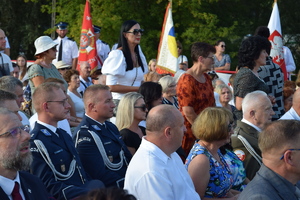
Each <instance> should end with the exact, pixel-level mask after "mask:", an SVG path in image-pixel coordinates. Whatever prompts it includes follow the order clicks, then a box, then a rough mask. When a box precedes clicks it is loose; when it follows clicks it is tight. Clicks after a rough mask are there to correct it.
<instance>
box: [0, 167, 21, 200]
mask: <svg viewBox="0 0 300 200" xmlns="http://www.w3.org/2000/svg"><path fill="white" fill-rule="evenodd" d="M15 182H18V183H19V192H20V195H21V197H22V199H25V196H24V193H23V190H22V187H21V181H20V176H19V172H17V176H16V178H15V179H14V180H11V179H9V178H6V177H4V176H0V187H1V188H2V190H3V191H4V192H5V194H6V195H7V196H8V198H9V199H10V200H12V196H11V193H12V191H13V189H14V187H15Z"/></svg>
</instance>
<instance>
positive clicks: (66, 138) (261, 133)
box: [0, 20, 300, 200]
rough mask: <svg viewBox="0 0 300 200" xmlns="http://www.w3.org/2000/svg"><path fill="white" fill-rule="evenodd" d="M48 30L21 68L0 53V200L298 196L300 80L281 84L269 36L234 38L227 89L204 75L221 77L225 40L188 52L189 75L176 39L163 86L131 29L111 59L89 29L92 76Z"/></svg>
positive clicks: (226, 66) (61, 37) (68, 44)
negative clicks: (94, 60) (93, 45)
mask: <svg viewBox="0 0 300 200" xmlns="http://www.w3.org/2000/svg"><path fill="white" fill-rule="evenodd" d="M56 27H57V30H56V32H57V34H58V38H57V39H56V40H52V39H51V38H50V37H48V36H41V37H39V38H37V39H36V40H35V42H34V45H35V48H36V53H35V57H36V60H35V62H34V64H32V65H30V66H27V58H26V56H25V55H20V56H18V57H17V59H16V63H15V64H14V65H15V66H13V63H12V62H11V60H10V58H9V56H7V55H6V54H4V53H0V55H1V58H2V59H0V61H1V62H0V63H1V71H0V73H1V76H0V119H3V120H0V133H1V134H0V199H13V200H15V199H18V200H19V199H23V200H25V199H26V200H27V199H30V200H31V199H39V200H43V199H45V200H46V199H57V200H71V199H78V200H84V199H86V200H89V199H130V200H134V199H140V200H144V199H145V200H146V199H147V200H148V199H163V200H182V199H188V200H200V199H228V200H234V199H242V200H243V199H264V200H265V199H270V200H271V199H289V200H292V199H299V198H300V190H299V189H298V185H297V184H298V182H299V181H300V172H299V168H300V164H299V157H298V156H300V155H299V150H300V149H299V148H300V147H299V146H298V145H299V142H300V128H299V127H300V126H299V125H300V124H299V123H300V122H299V121H300V103H299V102H300V90H299V89H297V85H298V84H297V83H298V82H300V81H298V82H297V81H296V83H295V82H293V81H285V82H284V80H283V74H282V71H281V69H280V67H279V66H278V65H277V64H275V63H274V62H273V61H272V58H271V57H270V56H269V53H270V48H271V43H270V42H269V41H268V39H267V38H268V37H269V32H268V28H267V27H264V26H261V27H258V29H257V30H256V31H255V34H254V36H250V37H248V38H246V39H244V40H243V41H242V43H241V45H240V48H239V51H238V59H239V62H238V66H237V72H236V73H235V74H234V75H232V76H231V78H230V80H229V84H228V85H227V84H225V83H224V81H223V80H222V79H219V78H218V77H217V74H216V73H215V71H214V70H230V65H231V60H230V56H229V55H228V54H225V53H224V51H225V47H226V46H225V42H224V41H223V40H219V41H217V42H216V43H215V45H214V46H213V45H210V44H208V43H205V42H195V43H193V44H192V45H191V62H192V65H191V66H189V62H188V59H187V57H186V56H184V55H182V49H183V47H182V44H181V42H180V41H177V50H178V63H177V64H178V72H176V74H175V75H174V77H173V76H171V75H170V74H158V73H157V72H156V60H155V59H151V60H150V61H149V63H148V64H147V59H146V57H145V55H144V53H143V51H142V48H141V46H140V41H141V39H142V35H143V33H144V29H142V28H141V25H140V24H139V23H138V22H137V21H135V20H128V21H125V22H124V23H123V24H122V27H121V29H120V34H119V41H118V44H117V45H116V48H115V49H114V50H110V48H109V46H108V45H107V44H106V43H105V42H103V41H101V40H100V39H99V38H100V32H101V27H99V26H94V32H95V34H96V35H97V51H98V54H99V58H100V59H99V66H100V67H99V69H96V70H93V69H91V66H90V64H89V63H88V62H80V63H79V66H80V67H79V71H77V70H76V66H77V57H78V48H77V45H76V43H75V42H74V41H73V40H71V39H70V38H68V37H67V36H66V35H67V33H68V30H67V27H68V24H67V23H65V22H60V23H58V24H56ZM75 45H76V48H77V49H76V50H74V48H75ZM5 47H6V36H5V32H4V31H3V30H1V29H0V50H4V49H5ZM299 79H300V77H299Z"/></svg>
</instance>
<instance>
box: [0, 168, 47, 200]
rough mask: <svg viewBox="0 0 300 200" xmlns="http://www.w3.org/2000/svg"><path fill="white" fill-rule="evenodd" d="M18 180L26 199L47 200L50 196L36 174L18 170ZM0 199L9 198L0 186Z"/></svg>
mask: <svg viewBox="0 0 300 200" xmlns="http://www.w3.org/2000/svg"><path fill="white" fill-rule="evenodd" d="M19 175H20V181H21V186H22V190H23V193H24V196H25V198H26V200H49V199H53V198H51V197H50V195H49V194H48V192H47V191H46V188H45V186H44V184H43V182H42V181H41V180H40V179H39V178H38V177H36V176H34V175H32V174H29V173H27V172H23V171H20V172H19ZM0 199H1V200H9V198H8V196H7V195H6V194H5V192H4V191H3V190H2V188H0Z"/></svg>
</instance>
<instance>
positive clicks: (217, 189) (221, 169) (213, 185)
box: [185, 142, 233, 198]
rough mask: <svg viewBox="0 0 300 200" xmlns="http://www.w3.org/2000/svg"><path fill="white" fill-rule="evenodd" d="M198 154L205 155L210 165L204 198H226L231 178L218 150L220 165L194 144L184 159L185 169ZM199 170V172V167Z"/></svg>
mask: <svg viewBox="0 0 300 200" xmlns="http://www.w3.org/2000/svg"><path fill="white" fill-rule="evenodd" d="M200 154H204V155H206V156H207V157H208V159H209V163H210V170H209V173H210V178H209V182H208V185H207V188H206V191H205V195H204V197H207V198H224V197H226V196H227V194H228V192H229V190H230V189H231V186H232V183H233V177H232V174H231V171H230V169H229V167H228V165H227V163H226V161H225V160H224V157H223V156H222V154H221V152H220V150H218V154H219V156H220V160H221V162H222V164H220V163H219V162H218V161H217V160H216V159H215V158H214V157H213V156H212V155H211V154H210V152H209V151H208V150H207V149H206V148H205V147H203V146H201V145H200V144H199V143H197V142H196V143H195V144H194V146H193V148H192V149H191V151H190V153H189V155H188V157H187V159H186V163H185V167H186V169H188V166H189V164H190V162H191V161H192V160H193V158H195V157H196V156H197V155H200ZM199 170H201V168H200V167H199ZM199 178H201V177H199Z"/></svg>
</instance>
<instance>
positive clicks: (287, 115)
mask: <svg viewBox="0 0 300 200" xmlns="http://www.w3.org/2000/svg"><path fill="white" fill-rule="evenodd" d="M280 119H294V120H298V121H300V117H299V115H298V114H297V112H296V111H295V109H294V108H293V107H291V108H290V109H289V110H288V111H287V112H286V113H285V114H284V115H283V116H282V117H281V118H280Z"/></svg>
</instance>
